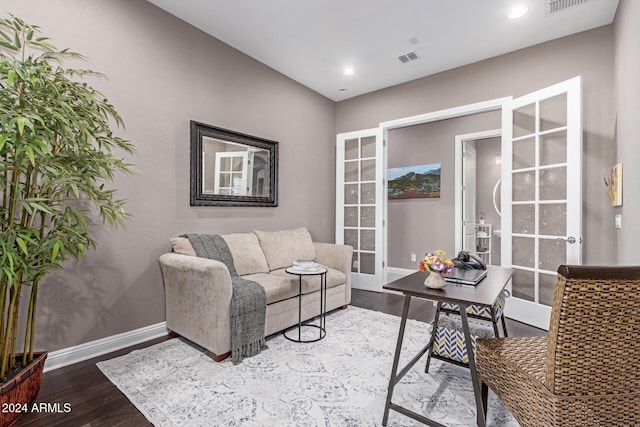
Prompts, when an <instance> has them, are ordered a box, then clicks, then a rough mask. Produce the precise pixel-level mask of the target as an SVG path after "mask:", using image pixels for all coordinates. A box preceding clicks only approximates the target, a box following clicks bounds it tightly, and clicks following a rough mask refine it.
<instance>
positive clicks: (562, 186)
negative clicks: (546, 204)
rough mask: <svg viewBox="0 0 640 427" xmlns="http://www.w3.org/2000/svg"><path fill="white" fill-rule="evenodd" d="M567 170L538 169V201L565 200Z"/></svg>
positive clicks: (563, 168) (564, 168)
mask: <svg viewBox="0 0 640 427" xmlns="http://www.w3.org/2000/svg"><path fill="white" fill-rule="evenodd" d="M566 198H567V168H566V167H561V168H550V169H540V200H566Z"/></svg>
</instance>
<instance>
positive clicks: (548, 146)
mask: <svg viewBox="0 0 640 427" xmlns="http://www.w3.org/2000/svg"><path fill="white" fill-rule="evenodd" d="M579 95H580V79H579V78H576V79H572V80H569V81H567V82H563V83H559V84H557V85H554V86H552V87H549V88H546V89H543V90H541V91H538V92H535V93H533V94H529V95H525V96H523V97H521V98H518V99H514V100H513V101H511V103H510V104H511V105H509V106H508V108H505V116H504V117H503V119H504V120H503V125H504V134H503V141H506V143H503V144H504V146H503V156H502V157H503V159H506V162H503V177H504V176H506V177H507V179H504V180H503V183H502V186H503V187H502V188H503V200H502V206H503V221H504V222H503V224H502V226H503V232H502V233H503V234H502V236H503V239H502V261H503V266H506V267H510V268H513V269H514V271H515V274H514V277H513V281H512V291H513V298H512V299H511V300H510V302H509V304H508V306H507V308H508V310H507V315H508V316H509V317H512V318H514V319H516V320H520V321H523V322H525V323H528V324H531V325H534V326H537V327H540V328H543V329H547V328H548V326H549V325H548V322H549V315H550V312H551V311H550V304H551V301H552V299H553V290H554V287H555V280H556V272H557V269H558V267H559V266H560V265H562V264H567V263H571V264H579V263H580V262H581V256H580V255H581V250H580V247H579V246H580V241H579V239H580V237H579V236H580V233H581V200H580V197H581V189H580V183H581V176H580V163H581V122H580V103H579V98H580V96H579ZM505 202H506V203H505ZM505 231H506V232H505Z"/></svg>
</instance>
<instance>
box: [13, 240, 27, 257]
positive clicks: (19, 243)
mask: <svg viewBox="0 0 640 427" xmlns="http://www.w3.org/2000/svg"><path fill="white" fill-rule="evenodd" d="M16 243H18V246H20V249H21V250H22V252H24V254H25V255H29V251H27V244H26V243H25V242H24V240H22V239H21V238H20V237H16Z"/></svg>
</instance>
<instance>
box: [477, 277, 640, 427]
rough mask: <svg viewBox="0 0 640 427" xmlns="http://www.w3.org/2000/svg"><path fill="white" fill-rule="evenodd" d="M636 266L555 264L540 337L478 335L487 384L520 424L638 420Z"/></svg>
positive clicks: (639, 280)
mask: <svg viewBox="0 0 640 427" xmlns="http://www.w3.org/2000/svg"><path fill="white" fill-rule="evenodd" d="M639 358H640V267H618V266H616V267H593V266H566V265H562V266H560V268H558V276H557V280H556V287H555V289H554V295H553V302H552V305H551V319H550V323H549V333H548V334H547V336H546V337H512V338H486V339H478V341H477V351H476V367H477V372H478V378H479V380H480V382H481V384H482V386H481V391H482V399H483V401H484V408H485V416H486V408H487V394H488V389H489V388H490V389H491V390H492V391H493V392H494V393H495V394H496V395H497V396H498V398H500V400H502V402H503V403H504V405H505V406H506V407H507V408H508V409H509V411H510V412H511V414H512V415H513V416H514V417H515V418H516V420H517V421H518V422H519V423H520V425H521V426H522V427H538V426H545V427H547V426H549V427H554V426H563V427H574V426H575V427H578V426H580V427H582V426H585V427H586V426H607V427H612V426H613V427H616V426H619V427H622V426H625V427H626V426H640V364H639V363H638V359H639Z"/></svg>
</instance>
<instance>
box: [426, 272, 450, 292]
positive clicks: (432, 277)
mask: <svg viewBox="0 0 640 427" xmlns="http://www.w3.org/2000/svg"><path fill="white" fill-rule="evenodd" d="M424 285H425V286H426V287H427V288H431V289H441V288H444V287H445V286H447V282H446V281H445V280H444V277H442V274H440V273H436V272H435V271H432V272H430V273H429V275H428V276H427V278H426V279H424Z"/></svg>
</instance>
